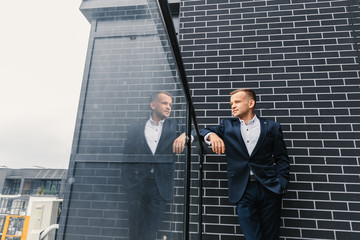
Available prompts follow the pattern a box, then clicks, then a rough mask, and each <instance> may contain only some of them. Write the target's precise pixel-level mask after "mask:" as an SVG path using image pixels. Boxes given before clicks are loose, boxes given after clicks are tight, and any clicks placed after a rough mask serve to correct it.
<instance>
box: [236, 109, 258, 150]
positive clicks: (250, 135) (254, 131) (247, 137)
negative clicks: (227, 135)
mask: <svg viewBox="0 0 360 240" xmlns="http://www.w3.org/2000/svg"><path fill="white" fill-rule="evenodd" d="M240 132H241V136H242V138H243V140H244V142H245V145H246V148H247V150H248V153H249V156H250V155H251V154H252V152H253V151H254V148H255V146H256V143H257V142H258V140H259V137H260V121H259V119H258V118H257V117H256V115H255V116H254V118H253V119H251V120H250V121H249V122H248V124H247V125H246V124H245V122H244V121H243V120H241V119H240Z"/></svg>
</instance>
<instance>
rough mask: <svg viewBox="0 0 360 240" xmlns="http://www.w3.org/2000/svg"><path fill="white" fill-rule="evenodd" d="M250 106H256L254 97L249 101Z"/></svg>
mask: <svg viewBox="0 0 360 240" xmlns="http://www.w3.org/2000/svg"><path fill="white" fill-rule="evenodd" d="M249 107H250V108H255V101H254V99H251V100H250V101H249Z"/></svg>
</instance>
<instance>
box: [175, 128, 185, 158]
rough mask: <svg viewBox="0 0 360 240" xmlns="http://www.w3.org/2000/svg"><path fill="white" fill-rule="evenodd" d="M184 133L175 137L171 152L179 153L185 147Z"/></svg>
mask: <svg viewBox="0 0 360 240" xmlns="http://www.w3.org/2000/svg"><path fill="white" fill-rule="evenodd" d="M185 138H186V136H185V133H183V134H181V135H180V136H179V137H177V138H176V139H175V141H174V143H173V153H176V154H179V153H182V152H183V151H184V148H185Z"/></svg>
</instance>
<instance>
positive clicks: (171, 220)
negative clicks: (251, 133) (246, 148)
mask: <svg viewBox="0 0 360 240" xmlns="http://www.w3.org/2000/svg"><path fill="white" fill-rule="evenodd" d="M81 10H82V12H83V14H84V15H85V16H86V17H87V19H88V20H89V21H90V22H91V25H92V28H91V34H90V40H89V47H88V55H87V59H86V66H85V72H84V78H83V85H82V91H81V96H80V103H79V110H78V117H77V123H76V127H75V134H74V141H73V148H72V155H71V160H70V166H69V175H68V181H67V182H68V183H67V190H66V193H65V197H64V204H63V210H62V215H61V221H60V229H59V232H58V238H57V239H90V238H94V239H99V240H100V239H131V240H140V239H141V240H146V239H149V240H154V239H168V240H170V239H173V240H177V239H179V240H180V239H190V238H191V239H201V227H199V226H201V207H200V206H201V195H202V194H201V181H200V180H201V171H200V169H201V165H202V157H201V156H202V150H201V146H200V145H198V142H197V141H196V135H197V134H196V133H197V132H198V130H197V124H196V117H195V112H194V109H193V107H192V101H191V96H190V92H189V88H188V86H187V82H186V75H185V70H184V67H183V64H182V61H181V56H180V51H179V48H178V45H177V39H176V34H175V28H174V26H173V23H172V19H171V15H170V10H169V6H168V4H167V1H156V0H132V1H127V0H124V1H115V0H108V1H102V0H87V1H85V0H84V1H83V3H82V5H81Z"/></svg>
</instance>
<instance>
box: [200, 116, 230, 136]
mask: <svg viewBox="0 0 360 240" xmlns="http://www.w3.org/2000/svg"><path fill="white" fill-rule="evenodd" d="M211 132H212V133H215V134H216V135H218V136H219V137H220V138H221V139H223V136H224V120H221V121H220V124H219V125H217V126H214V127H207V128H202V129H200V135H201V136H202V137H203V138H204V137H205V136H206V135H207V134H208V133H211Z"/></svg>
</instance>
